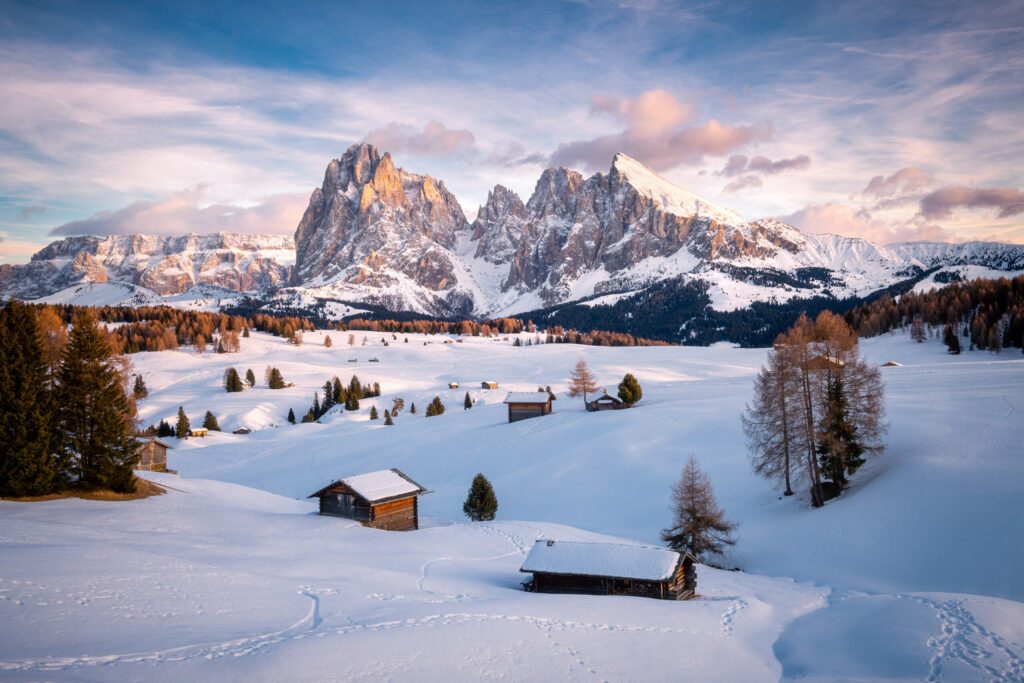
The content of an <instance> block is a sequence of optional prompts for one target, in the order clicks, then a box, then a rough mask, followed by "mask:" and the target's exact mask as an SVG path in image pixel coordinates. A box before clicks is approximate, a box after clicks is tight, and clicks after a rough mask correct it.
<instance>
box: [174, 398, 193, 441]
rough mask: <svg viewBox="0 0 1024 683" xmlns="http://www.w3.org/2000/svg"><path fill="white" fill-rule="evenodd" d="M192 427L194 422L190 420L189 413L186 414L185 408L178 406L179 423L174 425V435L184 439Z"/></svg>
mask: <svg viewBox="0 0 1024 683" xmlns="http://www.w3.org/2000/svg"><path fill="white" fill-rule="evenodd" d="M191 429H192V423H191V422H190V421H189V419H188V415H186V414H185V408H184V407H182V406H178V424H176V425H175V426H174V435H175V436H176V437H178V438H179V439H184V438H185V437H186V436H188V433H189V431H190V430H191Z"/></svg>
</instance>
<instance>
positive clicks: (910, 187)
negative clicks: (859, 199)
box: [860, 166, 935, 199]
mask: <svg viewBox="0 0 1024 683" xmlns="http://www.w3.org/2000/svg"><path fill="white" fill-rule="evenodd" d="M933 182H935V177H934V176H933V175H932V174H931V173H929V172H928V171H926V170H925V169H923V168H918V167H916V166H907V167H906V168H901V169H900V170H898V171H896V172H895V173H893V174H892V175H891V176H889V177H885V176H881V175H876V176H875V177H874V178H872V179H871V180H870V182H868V185H867V187H865V188H864V189H863V190H861V191H860V193H861V194H862V195H864V196H867V197H876V198H879V199H884V198H887V197H893V196H896V195H907V194H913V193H915V192H920V191H921V190H923V189H924V188H925V187H927V186H928V185H931V184H932V183H933Z"/></svg>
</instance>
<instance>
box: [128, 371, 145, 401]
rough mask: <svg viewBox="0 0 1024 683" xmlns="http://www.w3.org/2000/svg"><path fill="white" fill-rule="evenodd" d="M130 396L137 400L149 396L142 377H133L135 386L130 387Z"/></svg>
mask: <svg viewBox="0 0 1024 683" xmlns="http://www.w3.org/2000/svg"><path fill="white" fill-rule="evenodd" d="M132 396H134V397H135V398H137V399H139V398H146V397H147V396H149V389H147V388H146V382H145V380H143V379H142V375H135V386H134V387H132Z"/></svg>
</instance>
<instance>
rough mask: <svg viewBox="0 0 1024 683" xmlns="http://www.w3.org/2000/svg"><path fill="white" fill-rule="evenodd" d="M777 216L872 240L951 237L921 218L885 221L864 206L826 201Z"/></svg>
mask: <svg viewBox="0 0 1024 683" xmlns="http://www.w3.org/2000/svg"><path fill="white" fill-rule="evenodd" d="M780 220H782V221H785V222H787V223H789V224H791V225H794V226H796V227H798V228H800V229H801V230H805V231H807V232H812V233H825V234H833V235H844V236H846V237H859V238H861V239H866V240H868V241H870V242H874V243H876V244H890V243H892V242H914V241H939V242H946V241H949V240H950V239H951V235H950V233H949V232H948V231H947V230H946V229H945V228H943V227H941V226H939V225H935V224H934V223H929V222H927V221H922V220H909V221H897V222H888V221H881V220H878V219H877V218H875V217H873V216H872V215H871V213H870V212H869V211H867V210H866V209H862V208H858V207H855V206H851V205H849V204H842V203H839V202H828V203H826V204H811V205H809V206H806V207H804V208H803V209H800V210H799V211H797V212H795V213H792V214H790V215H788V216H781V217H780Z"/></svg>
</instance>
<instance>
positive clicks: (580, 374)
mask: <svg viewBox="0 0 1024 683" xmlns="http://www.w3.org/2000/svg"><path fill="white" fill-rule="evenodd" d="M597 389H598V386H597V380H596V378H595V377H594V373H593V372H591V371H590V367H589V366H588V365H587V361H585V360H583V359H582V358H580V359H579V361H577V363H576V367H575V368H573V371H572V375H570V377H569V395H570V396H580V395H582V396H583V402H584V403H586V402H587V394H593V393H595V392H597Z"/></svg>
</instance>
